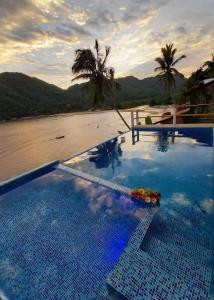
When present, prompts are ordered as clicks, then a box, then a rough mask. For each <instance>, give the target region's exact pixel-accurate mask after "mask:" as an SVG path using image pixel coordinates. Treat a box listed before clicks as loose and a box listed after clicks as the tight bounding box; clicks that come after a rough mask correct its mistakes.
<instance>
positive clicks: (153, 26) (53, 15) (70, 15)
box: [0, 0, 214, 88]
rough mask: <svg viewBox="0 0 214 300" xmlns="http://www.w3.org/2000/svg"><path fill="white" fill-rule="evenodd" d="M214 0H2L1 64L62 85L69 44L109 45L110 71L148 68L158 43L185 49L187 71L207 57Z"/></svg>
mask: <svg viewBox="0 0 214 300" xmlns="http://www.w3.org/2000/svg"><path fill="white" fill-rule="evenodd" d="M213 11H214V10H213V0H180V1H179V0H115V1H113V0H31V1H30V0H0V53H1V54H0V72H5V71H9V72H23V73H26V74H28V75H30V76H34V77H38V78H40V79H42V80H45V81H47V82H49V83H53V84H56V85H58V86H60V87H63V88H67V87H68V86H69V85H70V84H71V78H72V74H71V71H70V68H71V65H72V62H73V59H74V50H75V49H77V48H80V47H89V46H90V47H91V48H92V47H93V45H94V39H95V38H98V39H99V41H100V44H101V45H103V46H105V45H109V46H111V47H112V52H111V56H110V59H109V61H108V65H109V66H113V67H115V70H116V77H121V76H126V75H134V76H137V77H138V78H144V77H148V76H153V75H154V71H153V70H154V68H155V66H156V65H155V62H154V58H155V57H157V56H158V55H159V53H160V47H162V46H164V45H165V44H166V43H171V42H173V43H174V44H175V46H176V47H177V48H178V55H179V54H186V55H187V58H186V59H184V60H182V61H181V62H180V63H179V65H177V67H178V68H179V70H180V71H181V72H183V73H184V74H185V75H186V76H189V75H190V73H191V72H192V71H194V70H195V69H196V68H198V67H199V66H200V65H201V64H202V63H203V62H204V61H205V60H207V59H209V58H211V53H213V51H214V49H213V46H214V25H213V24H214V22H213V19H214V12H213Z"/></svg>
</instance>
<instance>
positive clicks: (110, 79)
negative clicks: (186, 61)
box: [72, 40, 130, 129]
mask: <svg viewBox="0 0 214 300" xmlns="http://www.w3.org/2000/svg"><path fill="white" fill-rule="evenodd" d="M94 48H95V53H94V52H93V51H92V50H91V49H77V50H76V52H75V60H74V64H73V66H72V72H73V74H76V75H77V76H76V77H74V78H73V79H72V81H74V80H79V79H88V80H89V81H88V82H87V84H86V85H85V87H84V95H85V97H87V98H90V97H92V99H93V106H96V105H99V104H101V103H104V102H109V103H110V104H111V106H112V107H113V108H114V109H115V110H116V112H117V113H118V115H119V116H120V118H121V119H122V121H123V122H124V124H125V125H126V126H127V127H128V129H130V127H129V125H128V124H127V122H126V121H125V119H124V118H123V116H122V115H121V113H120V112H119V110H118V109H117V107H116V103H115V94H116V91H117V90H119V89H120V86H119V84H118V83H117V82H116V81H115V79H114V69H113V68H112V67H106V62H107V59H108V56H109V54H110V51H111V48H110V47H105V54H103V53H101V51H100V46H99V43H98V41H97V40H95V46H94Z"/></svg>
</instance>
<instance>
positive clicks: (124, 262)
mask: <svg viewBox="0 0 214 300" xmlns="http://www.w3.org/2000/svg"><path fill="white" fill-rule="evenodd" d="M185 213H186V215H185V217H186V216H188V214H189V213H190V212H189V211H185ZM196 215H197V218H198V217H200V213H199V214H196ZM191 216H192V217H194V218H195V215H194V213H193V212H192V211H191ZM182 217H183V215H182V216H180V215H179V214H177V216H176V218H175V217H172V216H170V215H168V214H165V213H164V217H163V216H162V214H161V213H160V214H156V215H155V217H154V219H153V221H152V222H151V224H150V226H149V228H148V231H147V233H146V234H145V236H144V238H142V243H141V245H140V246H139V243H135V237H134V236H132V237H131V239H130V241H129V244H128V246H127V248H126V250H125V253H124V254H123V255H122V256H121V259H120V261H119V263H118V264H117V265H116V267H115V269H114V270H113V271H112V272H111V273H110V275H109V277H108V279H107V286H108V289H109V293H110V297H111V296H112V298H110V299H114V298H113V297H114V294H115V293H117V297H118V294H119V295H122V296H123V297H126V298H127V299H150V300H151V299H154V300H157V299H158V300H159V299H166V300H167V299H173V300H174V299H180V300H181V299H182V300H187V299H188V300H195V299H197V300H205V299H206V300H208V299H209V288H210V282H211V275H212V271H211V269H210V261H211V255H212V251H211V250H210V248H209V247H210V246H209V240H208V238H205V237H204V239H203V240H202V243H200V244H199V242H200V238H201V237H203V234H202V233H201V232H200V231H198V230H197V229H195V228H194V226H190V228H189V231H188V230H187V229H188V227H187V228H186V227H185V225H184V224H183V223H182V222H179V221H181V219H182ZM191 224H192V223H191ZM188 226H189V224H188ZM186 230H187V232H188V233H187V234H186ZM138 239H139V238H138ZM205 246H206V247H205ZM115 299H123V298H115ZM124 299H125V298H124Z"/></svg>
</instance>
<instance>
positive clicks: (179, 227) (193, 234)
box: [153, 212, 210, 249]
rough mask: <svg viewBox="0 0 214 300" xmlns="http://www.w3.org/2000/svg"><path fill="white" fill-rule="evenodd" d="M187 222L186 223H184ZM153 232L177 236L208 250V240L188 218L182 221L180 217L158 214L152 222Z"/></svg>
mask: <svg viewBox="0 0 214 300" xmlns="http://www.w3.org/2000/svg"><path fill="white" fill-rule="evenodd" d="M186 222H187V223H186ZM153 226H154V230H155V231H156V232H159V233H160V234H161V233H163V235H164V233H166V232H167V234H170V233H172V234H178V235H180V236H182V238H184V239H187V240H190V241H192V242H194V243H196V245H197V246H202V247H204V248H207V249H210V240H209V238H208V237H207V235H206V234H205V233H204V232H201V231H200V230H198V228H197V227H196V226H195V225H194V223H192V222H191V221H190V220H189V219H188V217H186V220H185V221H184V220H183V219H182V216H179V215H177V217H174V216H171V215H169V214H168V213H166V212H164V214H162V213H160V215H159V216H158V217H157V218H154V220H153Z"/></svg>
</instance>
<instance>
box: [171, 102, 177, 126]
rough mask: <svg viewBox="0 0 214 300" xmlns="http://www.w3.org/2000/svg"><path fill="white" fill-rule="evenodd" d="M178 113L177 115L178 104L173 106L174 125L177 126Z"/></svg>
mask: <svg viewBox="0 0 214 300" xmlns="http://www.w3.org/2000/svg"><path fill="white" fill-rule="evenodd" d="M176 113H177V107H176V104H173V106H172V115H173V122H172V123H173V125H176Z"/></svg>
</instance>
